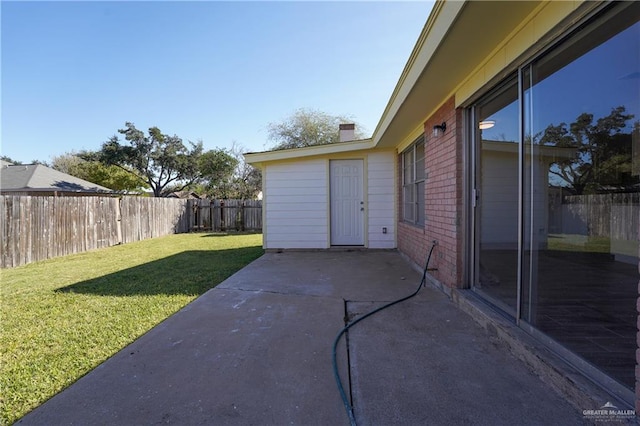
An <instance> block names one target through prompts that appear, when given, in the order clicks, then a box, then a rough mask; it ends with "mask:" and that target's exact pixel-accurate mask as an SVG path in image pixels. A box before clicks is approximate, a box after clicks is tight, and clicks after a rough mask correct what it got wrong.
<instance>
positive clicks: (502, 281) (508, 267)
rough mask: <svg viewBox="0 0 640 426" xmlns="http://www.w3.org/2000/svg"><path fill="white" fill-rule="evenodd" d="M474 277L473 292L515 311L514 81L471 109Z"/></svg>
mask: <svg viewBox="0 0 640 426" xmlns="http://www.w3.org/2000/svg"><path fill="white" fill-rule="evenodd" d="M475 115H476V117H477V124H476V125H475V127H476V128H475V130H474V131H475V132H477V133H476V140H477V141H478V146H477V147H476V156H477V163H476V164H477V173H476V182H475V189H476V222H475V223H476V229H475V233H476V244H477V247H476V259H475V263H476V273H475V277H474V289H475V290H477V291H479V292H481V293H483V295H484V296H487V297H489V298H491V299H493V301H494V303H496V304H499V305H500V306H502V308H503V309H505V310H507V311H512V312H513V313H515V311H516V310H517V283H518V261H517V259H518V197H519V190H518V179H519V173H518V170H519V166H518V164H519V155H518V152H519V143H518V142H519V140H520V138H519V125H518V123H519V119H518V117H519V112H518V86H517V80H516V79H512V80H510V81H508V82H507V83H506V84H505V85H503V86H502V87H500V88H499V89H498V90H496V91H494V92H493V93H492V95H490V96H489V97H487V98H486V100H484V101H483V102H482V103H480V104H479V105H478V106H477V107H476V109H475Z"/></svg>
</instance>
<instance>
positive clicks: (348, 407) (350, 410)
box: [332, 241, 438, 426]
mask: <svg viewBox="0 0 640 426" xmlns="http://www.w3.org/2000/svg"><path fill="white" fill-rule="evenodd" d="M436 245H438V242H437V241H433V244H432V245H431V249H430V250H429V255H428V256H427V263H426V264H425V265H424V270H423V271H422V279H421V280H420V284H418V288H417V289H416V291H414V292H413V293H411V294H410V295H408V296H405V297H403V298H401V299H398V300H394V301H393V302H389V303H387V304H386V305H382V306H380V307H379V308H376V309H374V310H373V311H371V312H369V313H368V314H365V315H363V316H361V317H360V318H358V319H356V320H354V321H351V322H350V323H348V324H347V325H345V326H344V327H343V328H342V330H340V332H339V333H338V335H337V336H336V338H335V340H334V341H333V352H332V361H333V376H334V378H335V379H336V384H337V385H338V390H339V391H340V397H341V398H342V403H343V404H344V408H345V410H347V415H348V416H349V422H350V423H351V426H357V424H356V418H355V415H354V414H353V407H352V406H351V403H350V402H349V399H348V398H347V395H346V393H345V391H344V387H343V386H342V380H340V373H339V372H338V362H337V360H336V358H337V357H336V349H337V347H338V343H339V342H340V338H341V337H342V336H343V335H344V333H346V332H347V331H348V330H349V329H350V328H351V327H353V326H354V325H356V324H357V323H359V322H360V321H362V320H363V319H365V318H368V317H370V316H371V315H373V314H375V313H378V312H380V311H382V310H383V309H387V308H388V307H390V306H393V305H395V304H397V303H400V302H404V301H405V300H408V299H411V298H412V297H414V296H415V295H417V294H418V292H419V291H420V289H421V288H422V286H423V285H424V283H425V281H426V279H427V269H428V268H429V261H431V253H433V249H434V248H435V247H436Z"/></svg>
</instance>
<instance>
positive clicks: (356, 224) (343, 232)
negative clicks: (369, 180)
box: [329, 160, 365, 246]
mask: <svg viewBox="0 0 640 426" xmlns="http://www.w3.org/2000/svg"><path fill="white" fill-rule="evenodd" d="M329 164H330V169H331V173H330V175H331V177H330V182H329V184H330V186H331V245H334V246H361V245H364V215H365V206H364V193H363V192H364V191H363V181H364V179H363V170H364V165H363V161H362V160H331V161H330V163H329Z"/></svg>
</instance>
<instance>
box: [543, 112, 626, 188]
mask: <svg viewBox="0 0 640 426" xmlns="http://www.w3.org/2000/svg"><path fill="white" fill-rule="evenodd" d="M633 117H634V116H633V115H632V114H627V113H626V108H625V107H624V106H619V107H616V108H613V109H612V110H611V113H610V114H609V115H607V116H605V117H602V118H599V119H598V120H597V121H595V122H594V118H593V114H590V113H582V114H580V115H579V116H578V117H577V118H576V120H575V121H574V122H573V123H571V124H570V125H569V126H567V124H566V123H560V124H558V125H549V126H548V127H547V128H546V129H545V131H544V133H543V134H542V136H541V138H540V140H539V143H540V144H541V145H549V146H555V147H559V148H573V150H574V152H575V154H574V155H573V156H572V157H569V158H564V159H558V160H556V161H555V162H554V163H553V164H552V165H551V168H550V170H549V172H550V173H551V174H553V175H555V176H557V177H558V178H560V179H561V180H562V181H564V182H565V184H566V186H567V188H568V189H569V190H570V191H571V192H573V193H574V194H576V195H581V194H594V193H600V192H606V191H610V190H611V189H612V188H616V189H615V190H622V191H626V190H629V188H631V186H633V185H634V184H637V177H633V175H632V173H631V166H632V161H631V155H632V148H631V146H632V144H631V133H624V132H623V130H624V129H625V128H626V127H627V121H629V120H631V119H632V118H633ZM634 126H635V127H636V128H637V127H638V126H639V125H638V123H635V125H634Z"/></svg>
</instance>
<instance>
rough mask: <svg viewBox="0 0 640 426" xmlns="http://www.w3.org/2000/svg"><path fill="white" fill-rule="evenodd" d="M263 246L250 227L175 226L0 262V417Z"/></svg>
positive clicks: (39, 399)
mask: <svg viewBox="0 0 640 426" xmlns="http://www.w3.org/2000/svg"><path fill="white" fill-rule="evenodd" d="M262 253H263V251H262V247H261V236H260V235H256V234H253V235H217V234H202V233H198V234H180V235H172V236H168V237H162V238H156V239H152V240H147V241H141V242H137V243H131V244H126V245H122V246H116V247H110V248H107V249H102V250H96V251H92V252H87V253H82V254H77V255H71V256H65V257H60V258H56V259H51V260H47V261H43V262H37V263H32V264H29V265H25V266H21V267H18V268H15V269H7V270H3V271H2V272H1V275H0V279H1V285H0V296H1V299H0V300H1V303H2V310H1V315H2V316H1V318H0V320H1V325H2V327H1V329H0V330H1V331H0V348H1V350H2V352H1V354H0V410H1V413H0V415H1V417H0V422H1V423H2V424H11V423H13V422H15V421H16V420H18V419H19V418H20V417H22V416H23V415H25V414H26V413H27V412H29V411H30V410H32V409H33V408H35V407H37V406H38V405H39V404H41V403H43V402H44V401H45V400H47V399H48V398H50V397H51V396H53V395H55V394H56V393H57V392H59V391H61V390H62V389H64V388H65V387H67V386H68V385H70V384H71V383H73V382H74V381H76V380H77V379H78V378H80V377H81V376H82V375H84V374H86V373H87V372H88V371H90V370H91V369H93V368H95V367H96V366H97V365H98V364H100V363H101V362H103V361H104V360H106V359H107V358H108V357H110V356H111V355H113V354H114V353H116V352H117V351H118V350H120V349H122V348H123V347H124V346H126V345H127V344H129V343H131V342H132V341H133V340H135V339H136V338H137V337H139V336H140V335H142V334H143V333H145V332H146V331H147V330H149V329H150V328H152V327H153V326H154V325H156V324H158V323H159V322H161V321H162V320H163V319H165V318H167V317H168V316H170V315H171V314H173V313H175V312H176V311H178V310H179V309H180V308H182V307H183V306H185V305H186V304H188V303H189V302H190V301H192V300H193V299H195V298H196V297H197V296H199V295H201V294H202V293H204V292H205V291H207V290H208V289H210V288H212V287H215V286H216V285H217V284H219V283H220V282H222V281H223V280H224V279H225V278H227V277H229V276H230V275H231V274H233V273H234V272H235V271H237V270H239V269H241V268H242V267H243V266H245V265H246V264H248V263H249V262H251V261H252V260H254V259H256V258H258V257H259V256H260V255H261V254H262Z"/></svg>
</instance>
